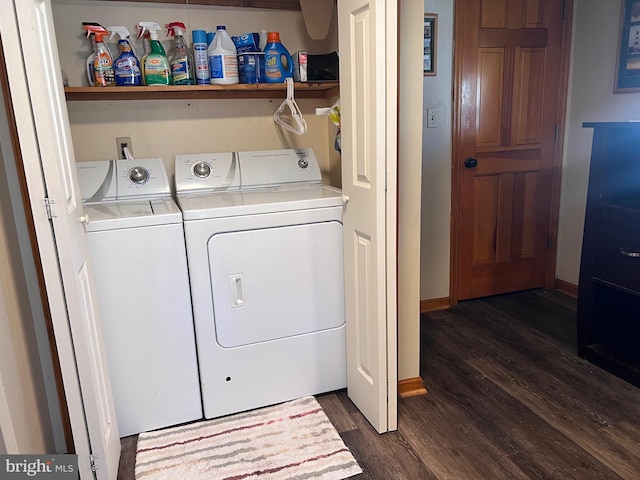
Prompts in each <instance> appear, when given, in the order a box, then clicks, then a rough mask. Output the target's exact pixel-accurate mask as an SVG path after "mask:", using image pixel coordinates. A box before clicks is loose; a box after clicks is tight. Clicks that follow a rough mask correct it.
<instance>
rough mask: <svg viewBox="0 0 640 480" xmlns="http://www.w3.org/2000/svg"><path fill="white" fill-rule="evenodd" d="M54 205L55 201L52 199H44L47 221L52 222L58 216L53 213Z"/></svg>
mask: <svg viewBox="0 0 640 480" xmlns="http://www.w3.org/2000/svg"><path fill="white" fill-rule="evenodd" d="M55 205H56V201H55V200H53V199H52V198H49V197H45V198H44V208H45V209H46V210H47V217H48V218H49V220H53V219H54V218H55V217H57V216H58V214H57V213H56V212H55V210H54V207H55Z"/></svg>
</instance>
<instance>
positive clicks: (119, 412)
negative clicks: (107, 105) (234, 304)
mask: <svg viewBox="0 0 640 480" xmlns="http://www.w3.org/2000/svg"><path fill="white" fill-rule="evenodd" d="M77 170H78V177H79V181H80V189H81V192H82V196H83V203H84V212H85V214H86V215H88V218H89V222H88V224H87V225H86V230H87V236H88V240H89V248H90V254H91V261H92V262H91V266H92V269H93V272H94V278H95V283H96V287H97V288H96V290H97V301H98V310H99V313H100V318H101V325H102V330H103V337H104V342H105V347H106V351H107V360H108V366H109V373H110V377H111V386H112V390H113V398H114V403H115V409H116V416H117V419H118V428H119V431H120V436H121V437H124V436H128V435H133V434H136V433H140V432H144V431H148V430H152V429H156V428H161V427H166V426H169V425H175V424H177V423H183V422H187V421H190V420H195V419H199V418H202V401H201V397H200V385H199V378H198V367H197V356H196V347H195V335H194V327H193V313H192V310H191V296H190V291H189V278H188V271H187V260H186V253H185V244H184V230H183V226H182V214H181V212H180V210H179V209H178V207H177V205H176V204H175V202H174V201H173V200H172V198H171V191H170V184H169V182H168V179H167V174H166V171H165V168H164V165H163V163H162V160H161V159H159V158H150V159H136V160H110V161H99V162H79V163H78V164H77Z"/></svg>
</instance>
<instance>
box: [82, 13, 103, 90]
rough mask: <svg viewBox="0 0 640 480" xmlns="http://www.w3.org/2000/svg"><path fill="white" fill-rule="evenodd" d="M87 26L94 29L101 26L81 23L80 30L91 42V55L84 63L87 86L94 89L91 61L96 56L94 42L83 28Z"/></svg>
mask: <svg viewBox="0 0 640 480" xmlns="http://www.w3.org/2000/svg"><path fill="white" fill-rule="evenodd" d="M87 25H93V26H95V27H100V26H101V25H100V24H99V23H96V22H82V28H83V29H84V31H85V32H86V35H87V38H88V39H89V40H90V41H91V55H89V56H88V57H87V61H86V75H87V80H88V81H89V86H90V87H94V86H95V84H96V79H95V77H94V75H93V59H94V58H95V56H96V41H95V39H94V36H93V35H92V34H91V33H89V31H87V29H86V28H85V26H87Z"/></svg>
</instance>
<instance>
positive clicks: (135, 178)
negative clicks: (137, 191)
mask: <svg viewBox="0 0 640 480" xmlns="http://www.w3.org/2000/svg"><path fill="white" fill-rule="evenodd" d="M129 180H131V181H132V182H133V183H135V184H136V185H142V184H145V183H147V182H148V181H149V170H147V169H146V168H144V167H133V168H132V169H131V170H129Z"/></svg>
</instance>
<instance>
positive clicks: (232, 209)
mask: <svg viewBox="0 0 640 480" xmlns="http://www.w3.org/2000/svg"><path fill="white" fill-rule="evenodd" d="M175 178H176V196H177V201H178V205H179V206H180V208H181V210H182V214H183V219H184V229H185V238H186V245H187V258H188V264H189V276H190V280H191V298H192V304H193V312H194V322H195V329H196V343H197V346H198V360H199V368H200V381H201V389H202V398H203V407H204V415H205V417H206V418H213V417H218V416H222V415H226V414H230V413H235V412H240V411H244V410H249V409H253V408H257V407H261V406H265V405H270V404H275V403H278V402H283V401H287V400H291V399H293V398H298V397H301V396H304V395H313V394H317V393H321V392H326V391H331V390H337V389H341V388H344V387H345V386H346V347H345V317H344V281H343V247H342V207H343V205H342V192H341V191H340V190H338V189H336V188H332V187H329V186H326V185H322V184H321V176H320V169H319V166H318V162H317V159H316V157H315V155H314V153H313V151H312V150H311V149H299V150H275V151H260V152H231V153H212V154H197V155H178V156H176V159H175Z"/></svg>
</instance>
